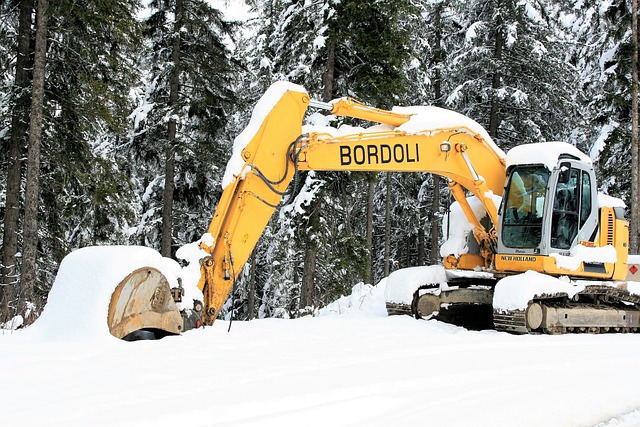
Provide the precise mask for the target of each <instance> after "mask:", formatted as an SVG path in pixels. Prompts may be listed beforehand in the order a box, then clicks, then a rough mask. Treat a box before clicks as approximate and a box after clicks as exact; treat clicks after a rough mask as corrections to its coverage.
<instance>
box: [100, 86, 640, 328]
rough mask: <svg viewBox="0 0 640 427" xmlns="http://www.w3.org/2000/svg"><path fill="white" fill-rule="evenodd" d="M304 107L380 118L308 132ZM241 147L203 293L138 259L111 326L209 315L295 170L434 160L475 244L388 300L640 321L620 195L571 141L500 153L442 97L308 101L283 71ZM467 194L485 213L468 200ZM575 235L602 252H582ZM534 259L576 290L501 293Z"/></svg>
mask: <svg viewBox="0 0 640 427" xmlns="http://www.w3.org/2000/svg"><path fill="white" fill-rule="evenodd" d="M309 108H313V109H322V110H327V111H329V112H330V114H332V115H335V116H345V117H353V118H357V119H361V120H365V121H370V122H372V123H375V124H378V125H376V126H372V127H371V128H368V129H361V130H358V131H356V132H352V133H348V134H336V132H332V131H326V130H325V129H322V128H317V129H315V128H314V129H311V131H308V132H303V127H302V123H303V121H304V118H305V114H306V113H307V110H308V109H309ZM234 150H235V152H234V156H235V157H234V158H233V160H232V161H230V162H229V166H228V169H227V171H228V173H230V176H231V178H230V179H229V180H228V181H229V182H228V183H225V185H226V186H225V188H224V191H223V194H222V197H221V199H220V202H219V204H218V207H217V209H216V211H215V213H214V215H213V219H212V221H211V223H210V225H209V229H208V233H209V234H208V236H209V238H208V239H203V240H202V243H200V247H201V249H203V250H204V251H205V252H206V253H207V255H206V256H204V257H203V258H202V259H201V260H200V272H201V274H200V281H199V283H198V285H197V286H198V288H199V289H200V290H201V291H202V294H203V301H202V302H201V303H200V302H198V303H197V304H196V305H195V307H194V309H193V310H190V311H189V314H185V313H184V312H182V314H181V313H180V312H179V311H178V310H177V309H176V305H175V303H174V300H179V298H180V289H176V288H174V289H169V285H168V284H167V280H166V279H165V278H163V277H162V274H159V272H158V271H157V270H154V269H151V268H141V269H139V270H136V271H135V272H132V274H130V275H129V276H128V277H127V278H126V279H124V280H123V281H122V282H121V283H120V284H119V285H118V286H117V287H116V289H115V292H114V293H113V296H112V298H111V304H110V307H109V317H108V324H109V328H110V331H111V333H112V334H113V335H114V336H116V337H118V338H126V337H128V336H130V334H132V333H136V332H137V331H144V330H155V331H158V330H159V331H164V333H171V334H179V333H181V332H184V331H185V330H187V329H190V328H194V327H198V326H200V325H201V324H204V325H211V324H212V323H213V322H214V320H215V319H216V317H217V316H218V313H219V312H220V309H221V308H222V306H223V304H224V303H225V301H226V300H227V298H228V296H229V293H230V291H231V290H232V288H233V286H234V282H235V280H236V278H237V277H238V275H239V274H240V272H241V270H242V268H243V266H244V264H245V263H246V262H247V259H248V258H249V256H250V254H251V252H252V250H253V249H254V247H255V245H256V244H257V242H258V239H259V238H260V236H261V234H262V232H263V230H264V228H265V226H266V224H267V222H268V220H269V219H270V217H271V216H272V214H273V212H274V210H275V209H276V208H277V206H278V204H279V203H280V201H281V199H282V197H283V195H284V193H285V190H286V189H287V187H288V185H289V183H290V181H291V180H292V178H293V177H294V175H295V174H296V173H297V172H298V171H301V170H314V171H392V172H429V173H433V174H438V175H440V176H443V177H446V178H448V180H449V190H450V192H451V194H452V196H453V198H454V199H455V200H456V202H457V203H458V204H459V206H460V208H461V210H462V212H463V213H464V216H465V217H466V221H468V223H469V224H470V225H471V227H472V232H471V233H470V238H469V242H468V250H467V251H466V252H465V253H449V254H442V255H443V265H444V268H445V269H446V271H447V277H448V278H449V282H448V283H447V284H446V286H443V285H442V284H433V283H425V284H424V285H422V286H420V287H419V288H418V289H415V292H414V293H413V297H412V300H411V302H410V303H396V302H392V301H389V302H388V303H387V309H388V311H389V313H410V314H412V315H414V316H416V317H426V318H429V317H434V318H438V319H442V320H445V321H449V322H452V323H456V324H460V325H463V326H468V327H480V328H484V327H495V328H496V329H498V330H501V331H508V332H512V333H565V332H579V331H589V332H605V331H622V332H636V331H638V330H639V328H640V309H639V304H640V297H639V296H638V295H636V294H634V293H632V292H629V290H628V289H627V287H626V284H627V283H626V282H625V277H626V275H627V270H628V266H627V256H628V243H629V242H628V239H629V238H628V235H629V232H628V231H629V230H628V222H627V221H625V220H624V209H623V208H621V207H619V206H606V205H603V204H602V203H601V202H599V200H598V194H597V191H596V188H597V186H596V179H595V175H594V169H593V167H592V164H591V161H590V160H589V158H588V157H587V156H585V155H584V154H582V153H581V152H580V151H579V150H577V149H576V148H575V147H573V146H571V145H569V144H566V143H558V142H552V143H540V144H528V145H522V146H518V147H516V148H514V149H513V150H511V151H510V152H509V154H505V153H504V152H503V151H502V150H501V149H500V148H499V147H497V146H496V145H495V144H494V143H493V141H492V140H491V138H490V137H489V135H488V134H487V133H486V131H485V130H484V129H483V128H482V127H481V126H480V125H478V124H477V123H476V122H474V121H473V120H471V119H469V118H467V117H465V116H463V115H460V114H457V113H454V112H451V111H448V110H444V109H438V108H435V107H415V108H406V109H404V110H403V109H398V110H397V111H396V110H394V111H386V110H381V109H377V108H372V107H368V106H365V105H363V104H361V103H359V102H357V101H354V100H351V99H348V98H342V99H339V100H336V101H334V102H331V103H322V102H317V101H312V100H311V99H310V98H309V95H308V94H307V92H306V90H305V89H304V88H302V87H301V86H297V85H293V84H290V83H285V82H280V83H277V84H275V85H274V86H272V87H271V88H270V89H269V90H268V91H267V92H266V93H265V95H264V96H263V98H262V99H261V100H260V102H259V103H258V105H257V107H256V109H255V110H254V113H253V116H252V119H251V122H250V124H249V126H248V127H247V129H245V131H244V132H243V134H242V138H238V139H237V140H236V146H235V147H234ZM234 165H235V166H234ZM469 193H470V194H469ZM468 195H470V196H472V197H471V198H468V197H467V196H468ZM501 195H502V198H500V196H501ZM472 198H475V200H474V203H476V204H477V203H480V205H481V210H482V211H483V214H482V215H478V214H477V212H474V208H473V207H472V206H471V203H470V200H471V199H472ZM475 210H476V211H477V209H475ZM483 217H484V219H483ZM576 248H584V249H585V250H598V249H601V250H606V251H605V252H603V253H606V254H608V255H607V256H599V257H597V259H595V260H594V259H593V257H591V258H585V259H583V260H578V262H575V256H573V255H574V253H575V252H576V251H575V249H576ZM569 259H571V260H573V261H574V262H572V263H569V262H566V261H567V260H569ZM527 271H535V272H538V273H542V274H544V275H548V276H550V277H566V278H568V280H569V281H575V283H578V282H579V283H581V285H580V287H579V289H581V290H580V291H578V292H575V293H567V292H548V291H544V290H541V291H540V292H533V293H532V295H531V296H530V298H529V299H528V301H527V304H526V305H525V306H523V307H517V308H514V309H498V308H496V307H494V306H493V300H494V298H495V293H496V283H497V282H499V281H500V280H501V279H504V278H506V277H510V276H511V277H512V276H514V275H518V274H520V273H523V272H527ZM487 319H488V320H487ZM483 322H484V323H483Z"/></svg>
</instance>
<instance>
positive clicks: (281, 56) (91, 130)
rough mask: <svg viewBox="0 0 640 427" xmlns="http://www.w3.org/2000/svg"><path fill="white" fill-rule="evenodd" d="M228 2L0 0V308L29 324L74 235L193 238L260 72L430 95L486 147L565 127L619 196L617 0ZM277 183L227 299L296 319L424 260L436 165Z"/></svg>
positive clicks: (623, 131) (444, 195)
mask: <svg viewBox="0 0 640 427" xmlns="http://www.w3.org/2000/svg"><path fill="white" fill-rule="evenodd" d="M232 2H234V1H232ZM228 3H229V2H226V3H225V2H223V1H222V0H220V1H214V0H209V1H205V0H151V1H141V0H100V1H97V0H95V1H91V0H84V1H83V0H54V1H51V2H49V0H6V1H3V2H1V3H0V75H1V79H0V144H1V146H2V149H0V220H1V223H0V236H1V237H2V251H1V252H2V258H1V259H0V263H1V265H0V267H1V270H0V273H1V278H0V280H1V281H0V284H1V285H2V286H0V322H2V321H5V320H6V319H9V318H13V317H14V316H16V315H21V316H23V317H24V318H25V319H26V321H27V322H29V321H31V320H33V319H34V318H35V317H37V315H38V313H39V312H40V310H41V309H42V307H43V305H44V302H45V301H46V296H47V293H48V291H49V289H50V287H51V284H52V283H53V279H54V277H55V274H56V271H57V267H58V265H59V263H60V261H61V260H62V258H63V257H64V256H65V255H66V254H68V253H69V252H70V251H72V250H73V249H76V248H79V247H83V246H89V245H144V246H149V247H152V248H155V249H157V250H159V251H160V252H161V253H162V254H163V255H165V256H169V257H173V255H174V254H175V251H176V250H177V249H178V248H179V247H180V246H182V245H183V244H186V243H190V242H192V241H195V240H197V239H198V238H200V236H201V234H202V233H203V232H204V231H206V229H207V225H208V223H209V220H210V218H211V216H212V213H213V211H214V209H215V206H216V204H217V201H218V199H219V197H220V194H221V192H222V189H221V186H220V182H221V179H222V174H223V173H224V170H225V165H226V163H227V161H228V159H229V156H230V154H231V147H232V143H233V138H234V137H235V135H237V134H238V133H239V132H240V131H241V130H242V128H243V127H244V126H245V125H246V124H247V123H248V119H249V115H250V113H251V108H252V106H253V105H254V103H255V102H256V101H257V99H258V98H259V97H260V96H261V94H262V93H263V92H264V91H265V89H266V88H267V87H268V86H269V85H270V84H271V83H272V82H274V81H278V80H288V81H291V82H294V83H298V84H301V85H303V86H304V87H305V88H307V90H308V91H309V93H310V94H311V95H312V97H313V98H315V99H319V100H324V101H328V100H331V99H334V98H336V97H340V96H351V97H354V98H356V99H359V100H361V101H363V102H365V103H367V104H370V105H374V106H377V107H381V108H391V107H392V106H394V105H435V106H440V107H445V108H450V109H453V110H455V111H458V112H460V113H463V114H466V115H468V116H470V117H471V118H473V119H475V120H476V121H478V122H479V123H480V124H482V125H483V126H484V127H485V128H486V129H487V130H488V132H489V134H490V135H491V136H492V138H493V139H494V140H495V142H496V143H497V144H498V145H499V146H500V147H501V148H502V149H503V150H504V151H507V150H508V149H509V148H511V147H513V146H515V145H519V144H527V143H534V142H541V141H551V140H563V141H568V142H570V143H571V144H574V145H575V146H577V147H578V148H580V149H581V150H582V151H584V152H585V153H588V154H589V155H590V156H591V157H592V159H594V164H595V167H596V169H597V171H596V172H597V174H598V176H599V190H600V191H602V192H604V193H607V194H610V195H613V196H616V197H619V198H621V199H623V200H624V201H625V202H626V203H627V205H628V206H634V204H633V203H632V200H633V199H632V198H633V197H637V196H636V195H635V194H632V193H634V192H636V189H637V188H638V187H639V185H638V184H635V185H632V183H633V182H636V183H637V182H638V177H637V167H636V168H634V167H633V165H634V164H635V165H636V166H637V163H638V160H637V139H635V140H634V139H633V138H632V134H633V131H632V129H633V126H632V123H633V121H634V120H633V117H634V112H635V113H636V114H637V97H635V98H634V91H633V90H632V89H633V87H634V75H636V76H637V49H636V45H635V43H634V42H633V41H634V40H637V32H635V31H632V28H634V25H633V24H635V28H637V20H635V19H634V17H633V16H632V13H631V11H632V10H634V9H635V10H637V5H636V0H633V1H632V0H629V1H625V0H598V1H591V0H566V1H550V0H519V1H518V0H254V1H247V2H246V5H245V3H241V2H240V0H235V3H236V4H237V5H245V7H246V10H247V14H246V18H242V19H230V18H228V17H226V16H225V15H224V14H223V10H224V9H225V6H228ZM634 58H635V61H634ZM632 99H635V101H636V102H635V103H634V102H632ZM633 105H636V108H635V109H634V108H633ZM343 122H345V120H344V119H340V120H336V121H335V123H334V125H336V126H337V125H340V124H341V123H343ZM636 124H637V119H636ZM634 141H635V142H634ZM634 170H635V171H636V172H635V175H634V174H633V173H632V171H634ZM295 181H296V182H295V183H294V185H292V186H291V188H292V191H291V192H290V194H288V195H287V196H286V197H285V198H284V200H283V203H282V204H281V206H280V208H279V209H278V211H277V213H276V215H274V217H273V218H272V220H271V221H270V223H269V225H268V227H267V229H266V230H265V233H264V235H263V237H262V239H261V240H260V242H259V244H258V246H257V248H256V250H255V251H254V255H253V256H252V258H251V260H250V262H249V264H248V266H247V267H246V268H245V269H244V270H243V274H242V276H241V278H240V280H239V282H238V283H237V285H236V288H235V291H234V297H233V298H232V299H230V302H228V304H227V307H226V310H225V312H228V311H229V309H230V305H231V304H233V306H234V316H235V317H236V318H241V319H251V318H254V317H296V316H299V315H301V314H306V313H309V312H313V311H314V310H315V309H316V308H317V307H321V306H324V305H326V304H327V303H328V302H331V301H333V300H335V299H336V298H337V297H339V296H340V295H341V294H345V293H348V290H349V289H350V288H351V286H353V285H355V284H356V283H358V282H365V283H371V284H375V283H376V282H377V281H378V280H380V279H381V278H383V277H385V276H387V275H388V274H389V272H390V271H393V270H395V269H398V268H402V267H407V266H415V265H425V264H434V263H438V262H439V261H438V259H439V251H438V248H439V244H440V243H441V242H442V239H443V238H444V237H446V236H443V235H442V232H441V230H440V221H441V218H443V217H444V216H445V215H446V212H447V209H448V205H449V196H448V191H447V189H446V183H445V182H443V181H441V180H440V179H439V178H438V177H437V176H432V175H429V174H426V173H412V174H407V173H404V174H401V173H366V174H365V173H338V172H323V173H313V172H310V173H307V174H300V175H299V176H297V177H296V180H295ZM301 193H304V194H308V193H312V194H314V197H313V199H312V200H311V201H310V202H309V203H306V204H301V203H300V202H299V200H298V198H296V196H297V195H298V194H301ZM636 205H637V204H636ZM635 211H638V209H636V210H635ZM629 212H630V213H629V215H630V217H629V219H633V218H631V215H632V214H633V212H634V210H633V209H629ZM634 223H637V221H635V222H634ZM636 227H637V226H636ZM635 230H636V231H634V228H633V224H632V236H633V235H636V234H637V228H636V229H635ZM634 233H635V234H634ZM637 249H638V242H637V239H632V250H635V251H637ZM87 280H91V278H90V277H89V278H87Z"/></svg>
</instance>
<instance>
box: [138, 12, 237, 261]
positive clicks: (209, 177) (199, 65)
mask: <svg viewBox="0 0 640 427" xmlns="http://www.w3.org/2000/svg"><path fill="white" fill-rule="evenodd" d="M180 1H181V3H182V8H183V9H182V13H180V14H179V16H180V17H181V18H180V19H181V22H179V23H178V25H176V21H175V19H176V15H175V13H174V12H175V6H176V2H175V1H173V0H167V1H164V0H157V1H153V2H151V3H150V8H151V13H150V15H149V17H148V18H147V19H146V20H145V22H144V24H145V29H144V35H145V55H144V57H143V58H142V60H141V64H140V67H141V68H142V69H143V73H144V87H143V89H141V90H140V91H139V92H138V93H137V103H138V107H137V108H136V110H135V112H134V114H133V115H132V116H131V117H132V119H133V122H134V123H133V127H134V129H133V131H132V133H131V144H130V146H129V150H128V152H129V153H130V154H131V155H132V156H133V157H134V158H135V163H134V164H132V165H131V170H130V173H131V175H132V177H133V179H134V184H135V187H136V192H137V195H138V202H137V206H136V208H137V209H136V210H137V219H136V226H135V227H134V228H133V229H132V232H133V233H132V235H131V237H132V241H134V242H137V243H140V244H144V245H146V246H150V247H154V248H158V249H159V247H160V235H161V214H160V213H161V210H162V205H163V187H164V182H165V180H164V178H165V172H166V169H165V162H166V159H167V157H166V153H170V156H173V158H174V161H175V169H174V174H175V176H174V179H173V180H172V182H173V183H174V185H175V188H174V193H173V204H172V212H171V218H172V220H173V221H172V222H173V227H172V232H171V252H172V253H174V252H175V250H176V249H177V248H178V247H179V246H181V245H182V244H184V243H188V242H192V241H194V240H197V239H198V238H199V237H200V235H201V234H202V232H203V230H206V227H207V224H208V221H209V219H210V218H211V214H212V212H213V209H214V207H215V204H216V201H217V200H218V199H219V196H220V194H221V191H222V190H221V188H220V181H221V177H222V172H223V171H224V168H225V165H226V162H227V160H228V153H229V152H230V145H231V141H230V136H229V135H228V134H227V130H226V124H227V122H228V121H229V118H230V116H231V115H232V114H234V113H235V110H236V99H237V98H236V94H235V91H234V83H235V81H236V79H237V76H238V71H239V68H240V67H239V63H238V61H237V60H236V59H235V58H234V56H233V54H232V52H231V51H230V50H229V48H228V44H227V43H228V42H230V41H232V40H233V37H234V26H233V25H232V24H231V23H229V22H227V21H225V19H224V17H223V15H222V13H221V12H220V11H219V10H216V9H214V8H212V7H211V6H210V5H209V4H208V3H207V2H206V1H202V0H180ZM174 41H176V43H177V45H178V47H179V55H178V57H177V58H176V59H177V61H175V60H174V59H173V58H172V54H173V52H175V51H176V50H175V49H174V45H173V42H174ZM177 41H179V43H178V42H177ZM174 66H177V67H178V68H179V73H177V74H176V73H174ZM172 75H173V76H174V79H175V78H176V77H177V78H178V91H177V92H174V96H176V98H177V99H173V100H172V99H171V77H172ZM171 123H174V126H175V136H174V137H172V138H171V140H169V138H168V134H169V132H168V124H171Z"/></svg>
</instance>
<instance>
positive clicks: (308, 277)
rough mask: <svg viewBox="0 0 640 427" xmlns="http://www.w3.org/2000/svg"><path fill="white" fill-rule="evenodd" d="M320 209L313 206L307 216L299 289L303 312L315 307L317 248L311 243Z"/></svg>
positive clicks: (318, 201)
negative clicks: (307, 222) (307, 223)
mask: <svg viewBox="0 0 640 427" xmlns="http://www.w3.org/2000/svg"><path fill="white" fill-rule="evenodd" d="M316 203H317V204H320V200H317V202H316ZM319 211H320V208H319V206H317V205H316V206H315V209H314V210H313V211H312V212H311V215H310V216H309V225H308V227H307V229H308V230H309V232H307V233H306V248H305V252H304V268H303V272H302V283H301V289H300V305H299V308H300V309H301V310H304V309H305V308H307V307H314V306H315V276H316V260H317V257H318V247H317V246H316V242H315V241H313V238H312V236H313V234H315V233H314V231H315V230H317V228H318V223H319V221H320V213H319Z"/></svg>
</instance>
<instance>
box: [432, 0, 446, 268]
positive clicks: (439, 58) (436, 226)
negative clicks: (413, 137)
mask: <svg viewBox="0 0 640 427" xmlns="http://www.w3.org/2000/svg"><path fill="white" fill-rule="evenodd" d="M435 12H436V16H435V26H436V39H435V41H434V43H435V46H436V49H435V52H434V62H435V79H434V82H433V90H434V93H433V95H434V97H435V104H436V106H437V107H442V106H443V104H444V102H443V99H442V98H443V94H442V69H441V67H442V63H443V62H444V58H443V54H442V3H438V4H437V5H436V10H435ZM439 212H440V175H433V198H432V199H431V250H430V252H429V262H430V264H431V265H436V264H438V261H439V259H440V218H439V216H438V213H439Z"/></svg>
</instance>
